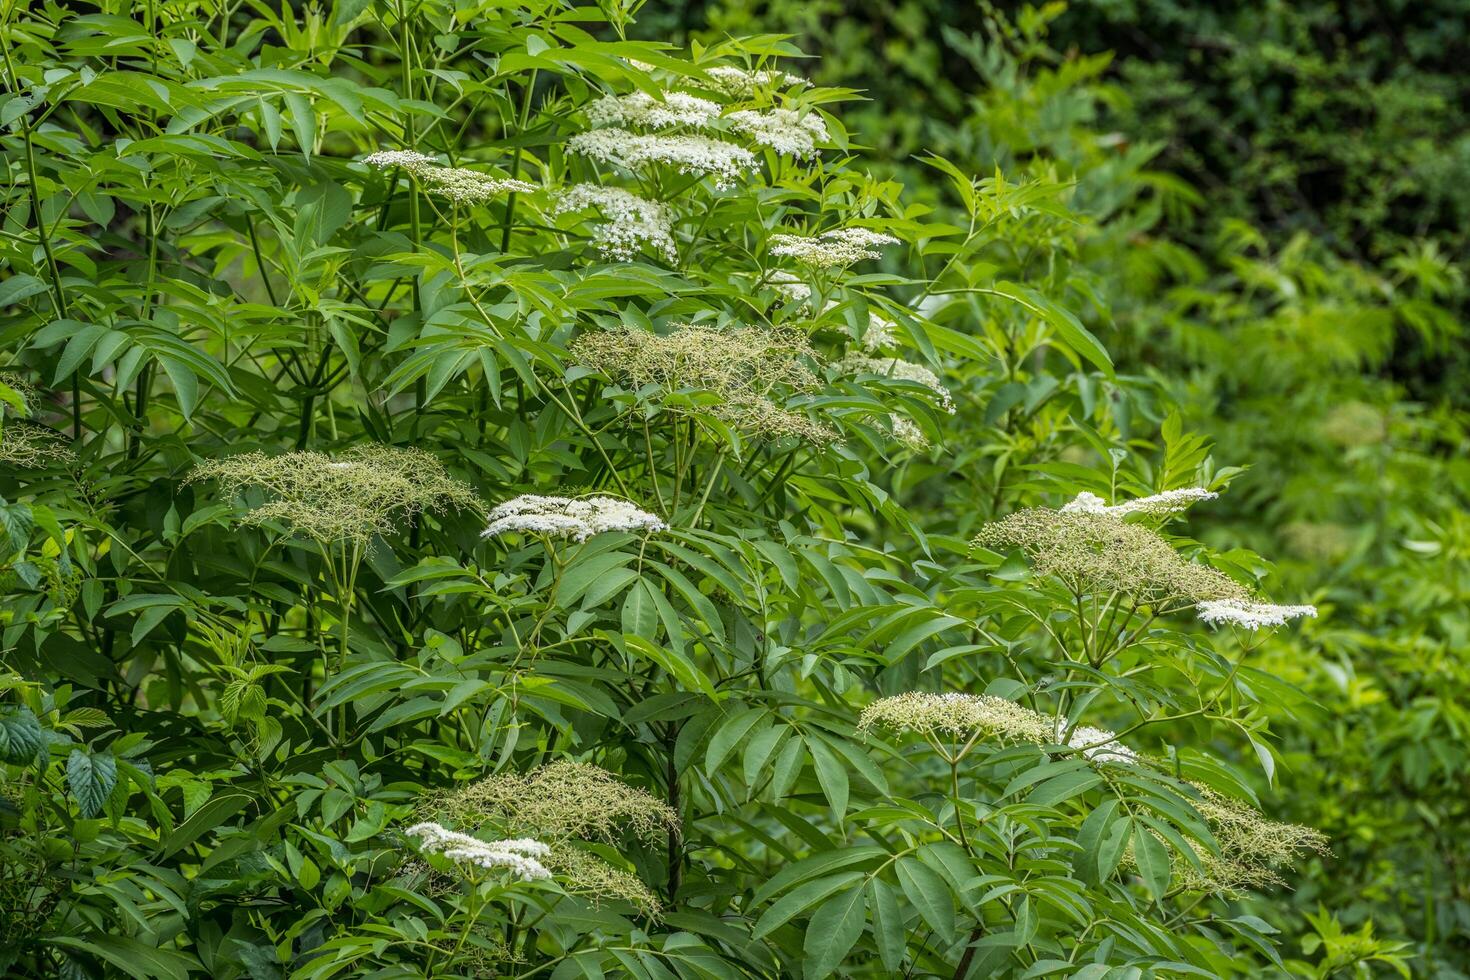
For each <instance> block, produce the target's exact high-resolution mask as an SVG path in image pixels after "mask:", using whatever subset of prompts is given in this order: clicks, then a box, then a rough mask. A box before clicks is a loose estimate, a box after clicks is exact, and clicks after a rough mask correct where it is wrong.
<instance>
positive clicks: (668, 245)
mask: <svg viewBox="0 0 1470 980" xmlns="http://www.w3.org/2000/svg"><path fill="white" fill-rule="evenodd" d="M588 208H597V209H598V210H599V211H601V212H602V214H603V216H604V217H606V218H607V223H606V224H603V225H598V226H597V229H596V231H595V232H594V234H593V240H594V241H595V242H596V243H597V247H598V249H599V250H600V251H601V252H602V254H603V255H605V256H607V257H608V258H610V259H620V260H627V259H631V258H632V257H633V256H635V255H637V254H638V249H639V247H640V246H643V245H647V246H648V247H649V248H651V249H653V250H654V251H656V252H658V253H659V254H660V255H662V256H663V257H664V258H665V259H667V260H669V261H670V262H673V261H674V260H675V259H676V258H677V257H678V253H677V251H676V249H675V247H674V234H673V230H672V225H673V216H672V215H671V214H670V213H669V209H668V208H666V207H664V206H663V205H662V204H659V203H658V202H656V201H649V200H646V199H644V198H641V197H638V196H637V195H636V194H632V193H629V192H628V191H625V190H623V189H622V188H620V187H601V186H599V185H597V184H576V185H574V186H572V187H570V188H568V189H567V190H565V191H562V192H561V193H560V194H558V195H557V198H556V204H555V205H554V207H553V211H554V212H555V213H557V214H564V213H566V212H568V211H582V210H586V209H588Z"/></svg>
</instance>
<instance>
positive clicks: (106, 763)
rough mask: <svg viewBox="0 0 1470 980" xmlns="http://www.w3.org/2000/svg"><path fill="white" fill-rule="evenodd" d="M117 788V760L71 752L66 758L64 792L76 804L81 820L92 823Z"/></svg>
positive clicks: (109, 756)
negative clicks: (114, 788)
mask: <svg viewBox="0 0 1470 980" xmlns="http://www.w3.org/2000/svg"><path fill="white" fill-rule="evenodd" d="M116 785H117V760H116V759H114V758H113V757H112V756H111V755H108V754H106V753H97V754H93V753H91V752H83V751H82V750H81V749H72V751H71V755H69V756H67V758H66V788H67V791H68V792H69V793H71V795H72V799H74V800H76V802H77V810H78V811H80V813H81V815H82V819H84V820H91V819H92V818H93V817H95V816H97V815H98V814H99V813H101V812H102V807H103V806H104V805H106V803H107V797H108V796H109V795H110V794H111V793H112V788H113V787H114V786H116Z"/></svg>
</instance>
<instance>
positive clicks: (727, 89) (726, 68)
mask: <svg viewBox="0 0 1470 980" xmlns="http://www.w3.org/2000/svg"><path fill="white" fill-rule="evenodd" d="M704 74H705V76H706V77H707V78H708V79H709V80H710V84H711V85H712V86H713V87H714V88H717V89H719V90H720V91H722V92H724V93H725V94H726V95H731V96H736V97H740V98H749V97H750V96H752V95H754V94H755V93H756V92H757V91H759V90H761V89H781V88H790V87H791V86H793V85H807V84H810V83H809V82H808V81H807V80H806V79H805V78H802V77H801V76H800V75H792V74H791V73H789V72H784V71H780V70H778V69H775V68H757V69H754V70H748V69H745V68H736V67H735V66H733V65H715V66H714V67H712V68H706V69H704Z"/></svg>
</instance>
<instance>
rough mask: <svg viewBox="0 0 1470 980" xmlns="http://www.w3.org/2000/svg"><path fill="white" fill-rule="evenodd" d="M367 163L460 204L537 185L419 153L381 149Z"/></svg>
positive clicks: (520, 190) (484, 199)
mask: <svg viewBox="0 0 1470 980" xmlns="http://www.w3.org/2000/svg"><path fill="white" fill-rule="evenodd" d="M362 162H363V163H365V164H367V165H368V166H369V167H374V168H376V169H378V170H393V169H399V170H402V171H404V172H405V173H407V174H408V175H409V176H411V177H413V178H414V179H415V180H417V181H419V182H420V183H422V184H423V185H424V189H425V190H427V191H429V192H431V193H434V194H440V195H442V196H444V197H447V198H449V199H450V200H451V201H453V202H455V203H456V204H475V203H479V202H481V201H488V200H490V199H491V198H495V197H500V196H501V195H504V194H530V193H532V192H533V191H535V190H536V189H537V188H536V185H535V184H529V183H527V182H526V181H524V180H513V179H510V178H505V177H493V176H491V175H490V174H483V173H480V172H479V171H478V170H470V169H468V168H466V167H445V166H441V165H440V164H439V163H437V162H435V160H434V158H433V157H430V156H425V155H424V154H422V153H419V152H418V151H417V150H379V151H378V152H376V153H370V154H368V155H367V156H365V157H363V160H362Z"/></svg>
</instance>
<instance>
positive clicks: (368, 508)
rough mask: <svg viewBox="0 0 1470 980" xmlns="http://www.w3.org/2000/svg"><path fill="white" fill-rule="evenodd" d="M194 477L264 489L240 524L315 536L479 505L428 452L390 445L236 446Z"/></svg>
mask: <svg viewBox="0 0 1470 980" xmlns="http://www.w3.org/2000/svg"><path fill="white" fill-rule="evenodd" d="M201 480H216V481H218V482H219V484H220V486H221V488H222V489H223V490H224V492H225V493H227V494H232V495H233V494H241V493H244V492H245V491H247V490H259V491H262V492H264V493H265V494H266V496H267V498H268V499H267V500H266V501H265V502H264V503H262V504H259V505H257V506H255V507H252V508H251V509H250V510H249V511H248V512H247V513H246V514H245V515H244V516H243V517H242V518H241V521H242V522H243V523H245V524H254V525H261V524H268V523H273V522H280V523H282V524H285V525H287V526H288V527H290V528H291V529H292V530H295V531H299V532H301V533H302V534H305V535H307V536H308V537H311V538H315V539H316V540H318V541H344V540H347V541H356V542H359V543H366V542H367V541H368V540H369V539H370V538H372V536H373V535H375V534H388V533H391V532H392V531H393V530H394V529H395V528H396V527H398V526H399V525H400V524H401V523H402V522H404V521H406V520H407V519H409V518H411V517H413V516H414V515H416V514H419V513H422V512H423V511H442V510H444V509H445V508H454V509H462V508H476V507H478V506H479V504H480V501H479V499H478V498H477V497H476V496H475V494H474V492H473V491H472V490H470V488H469V487H468V486H466V485H465V484H463V483H460V482H459V481H458V480H455V479H453V478H452V477H450V476H449V474H448V473H446V472H445V470H444V467H443V465H442V464H441V463H440V462H439V461H438V460H437V459H435V458H434V457H433V456H431V455H430V454H428V453H426V452H424V451H423V450H421V449H412V448H406V447H397V446H380V445H372V446H355V447H353V448H352V449H349V450H347V451H346V452H344V453H342V454H340V455H339V456H337V457H335V458H333V457H331V456H328V455H326V454H325V453H316V452H297V453H285V454H282V455H279V456H267V455H265V454H264V453H258V452H252V453H242V454H240V455H238V456H228V457H225V458H224V459H215V460H207V461H205V462H203V463H200V464H199V465H198V466H196V467H195V468H194V471H193V472H192V473H191V474H190V475H189V481H190V482H197V481H201Z"/></svg>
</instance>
